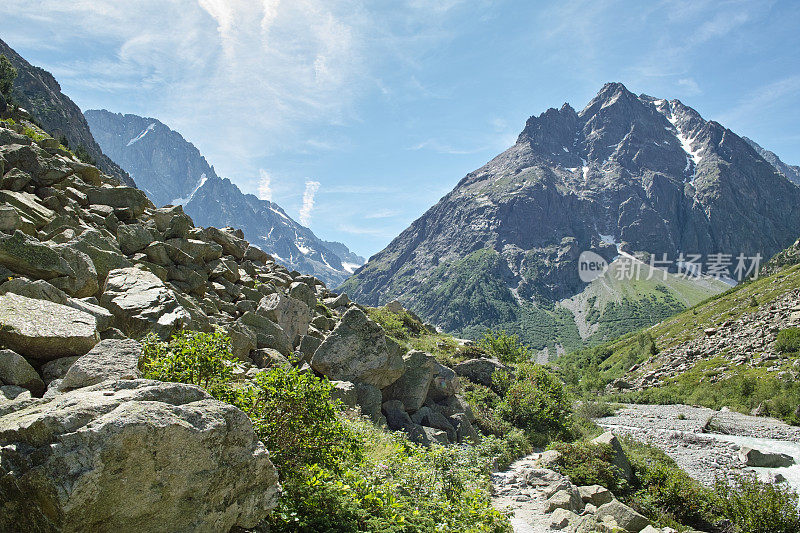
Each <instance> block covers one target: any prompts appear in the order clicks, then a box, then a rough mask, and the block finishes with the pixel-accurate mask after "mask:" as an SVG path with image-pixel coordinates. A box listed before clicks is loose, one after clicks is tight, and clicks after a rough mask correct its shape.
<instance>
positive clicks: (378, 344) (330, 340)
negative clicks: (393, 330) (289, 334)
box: [304, 304, 405, 389]
mask: <svg viewBox="0 0 800 533" xmlns="http://www.w3.org/2000/svg"><path fill="white" fill-rule="evenodd" d="M304 305H305V304H304ZM311 367H312V368H313V369H314V370H316V371H317V372H320V373H322V374H324V375H326V376H327V377H328V378H330V379H336V380H344V381H354V382H363V383H368V384H370V385H374V386H376V387H378V388H381V389H382V388H384V387H386V386H388V385H391V384H392V383H394V382H395V381H396V380H397V379H398V378H399V377H400V376H402V375H403V372H405V366H404V365H403V358H402V356H401V355H400V354H399V353H397V352H396V351H395V350H389V348H388V347H387V344H386V335H385V334H384V332H383V329H382V328H381V327H380V326H379V325H378V324H376V323H375V322H373V321H372V320H370V319H369V318H368V317H367V315H366V314H365V313H364V312H363V311H361V310H360V309H358V308H352V309H350V310H348V311H347V312H346V313H345V314H344V316H343V317H342V320H341V321H340V322H339V324H338V325H337V326H336V327H335V328H334V330H333V331H332V332H331V333H330V335H328V337H327V338H326V339H325V340H324V341H323V342H322V344H321V345H320V347H319V348H317V351H316V352H314V356H313V357H312V358H311Z"/></svg>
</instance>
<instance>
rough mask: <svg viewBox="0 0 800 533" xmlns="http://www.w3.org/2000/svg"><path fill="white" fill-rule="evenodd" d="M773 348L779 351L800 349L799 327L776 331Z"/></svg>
mask: <svg viewBox="0 0 800 533" xmlns="http://www.w3.org/2000/svg"><path fill="white" fill-rule="evenodd" d="M775 349H776V350H778V351H779V352H780V353H792V352H798V351H800V328H786V329H784V330H781V331H779V332H778V338H777V339H775Z"/></svg>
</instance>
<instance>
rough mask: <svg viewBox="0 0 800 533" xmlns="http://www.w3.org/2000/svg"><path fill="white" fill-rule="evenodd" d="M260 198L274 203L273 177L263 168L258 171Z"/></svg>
mask: <svg viewBox="0 0 800 533" xmlns="http://www.w3.org/2000/svg"><path fill="white" fill-rule="evenodd" d="M258 175H259V178H260V179H259V182H258V197H259V198H261V199H262V200H266V201H268V202H271V201H272V176H270V175H269V172H267V171H266V170H264V169H263V168H261V169H259V170H258Z"/></svg>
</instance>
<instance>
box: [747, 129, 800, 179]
mask: <svg viewBox="0 0 800 533" xmlns="http://www.w3.org/2000/svg"><path fill="white" fill-rule="evenodd" d="M742 139H744V140H745V142H747V144H749V145H750V146H752V147H753V148H754V149H755V151H756V152H758V155H760V156H761V157H763V158H764V159H766V160H767V161H768V162H769V164H770V165H772V166H773V167H775V169H776V170H777V171H778V172H780V173H781V174H783V175H784V176H786V179H788V180H789V181H791V182H792V183H794V184H795V185H797V186H800V166H798V165H787V164H786V163H784V162H783V161H781V159H780V158H779V157H778V156H777V155H775V152H770V151H769V150H767V149H765V148H762V147H761V146H760V145H759V144H758V143H757V142H755V141H754V140H752V139H749V138H747V137H742Z"/></svg>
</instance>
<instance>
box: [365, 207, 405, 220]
mask: <svg viewBox="0 0 800 533" xmlns="http://www.w3.org/2000/svg"><path fill="white" fill-rule="evenodd" d="M400 213H401V212H400V210H399V209H381V210H379V211H374V212H372V213H367V214H366V215H364V218H366V219H376V218H392V217H396V216H397V215H399V214H400Z"/></svg>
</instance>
